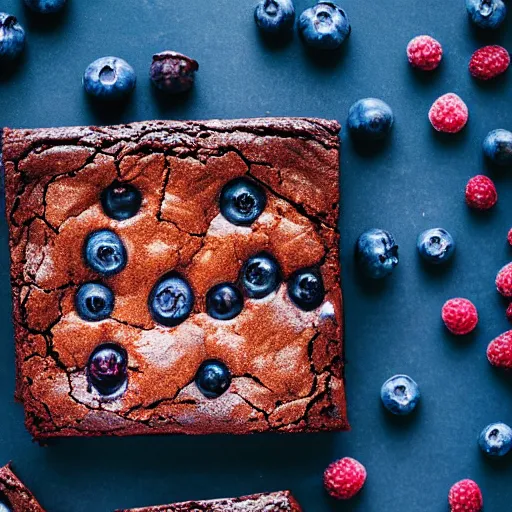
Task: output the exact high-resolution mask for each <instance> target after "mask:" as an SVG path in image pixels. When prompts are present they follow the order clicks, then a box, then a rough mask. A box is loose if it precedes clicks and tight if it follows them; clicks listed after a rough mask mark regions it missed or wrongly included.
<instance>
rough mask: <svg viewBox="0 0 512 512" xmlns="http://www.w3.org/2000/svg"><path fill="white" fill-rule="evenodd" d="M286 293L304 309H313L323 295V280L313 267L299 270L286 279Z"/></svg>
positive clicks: (318, 304) (321, 300) (319, 302)
mask: <svg viewBox="0 0 512 512" xmlns="http://www.w3.org/2000/svg"><path fill="white" fill-rule="evenodd" d="M288 295H289V296H290V299H291V300H292V301H293V303H294V304H295V305H296V306H298V307H299V308H300V309H302V310H304V311H313V309H316V308H317V307H318V306H320V304H322V302H323V300H324V297H325V288H324V282H323V280H322V276H321V275H320V272H318V271H317V270H315V269H303V270H299V271H298V272H296V273H295V274H293V276H292V277H291V278H290V280H289V281H288Z"/></svg>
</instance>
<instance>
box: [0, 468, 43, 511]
mask: <svg viewBox="0 0 512 512" xmlns="http://www.w3.org/2000/svg"><path fill="white" fill-rule="evenodd" d="M4 509H5V510H9V511H11V512H44V510H43V508H42V507H41V505H39V503H38V502H37V500H36V499H35V498H34V496H33V495H32V493H31V492H30V491H29V490H28V489H27V488H26V487H25V486H24V485H23V483H22V482H20V480H19V479H18V477H17V476H16V475H15V474H14V473H13V472H12V470H11V465H10V464H7V466H4V467H3V468H0V510H4Z"/></svg>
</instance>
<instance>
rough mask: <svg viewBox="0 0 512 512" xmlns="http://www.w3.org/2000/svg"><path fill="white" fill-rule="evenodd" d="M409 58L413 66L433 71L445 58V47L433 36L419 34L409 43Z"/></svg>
mask: <svg viewBox="0 0 512 512" xmlns="http://www.w3.org/2000/svg"><path fill="white" fill-rule="evenodd" d="M407 58H408V59H409V62H410V63H411V65H412V66H413V67H415V68H418V69H422V70H423V71H432V70H433V69H436V68H437V66H439V64H440V62H441V59H442V58H443V48H442V46H441V44H440V43H439V41H436V40H435V39H434V38H433V37H430V36H417V37H415V38H414V39H411V41H410V42H409V44H408V45H407Z"/></svg>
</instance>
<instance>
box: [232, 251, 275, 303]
mask: <svg viewBox="0 0 512 512" xmlns="http://www.w3.org/2000/svg"><path fill="white" fill-rule="evenodd" d="M241 281H242V286H243V288H244V290H245V293H246V294H247V296H248V297H251V298H252V299H262V298H263V297H266V296H267V295H269V294H270V293H272V292H273V291H274V290H275V289H276V288H277V287H278V285H279V282H280V272H279V265H278V264H277V262H276V260H275V259H274V258H272V256H270V255H269V254H266V253H262V254H257V255H256V256H253V257H252V258H249V259H248V260H247V261H246V263H245V265H244V266H243V268H242V273H241Z"/></svg>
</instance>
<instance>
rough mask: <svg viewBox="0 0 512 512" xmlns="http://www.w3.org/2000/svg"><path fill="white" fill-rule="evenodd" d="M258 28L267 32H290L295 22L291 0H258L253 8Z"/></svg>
mask: <svg viewBox="0 0 512 512" xmlns="http://www.w3.org/2000/svg"><path fill="white" fill-rule="evenodd" d="M254 19H255V20H256V25H258V28H259V29H260V30H261V31H262V32H265V33H267V34H278V33H279V34H283V33H287V32H291V30H292V29H293V24H294V22H295V7H294V6H293V1H292V0H260V2H259V3H258V5H257V6H256V9H254Z"/></svg>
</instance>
